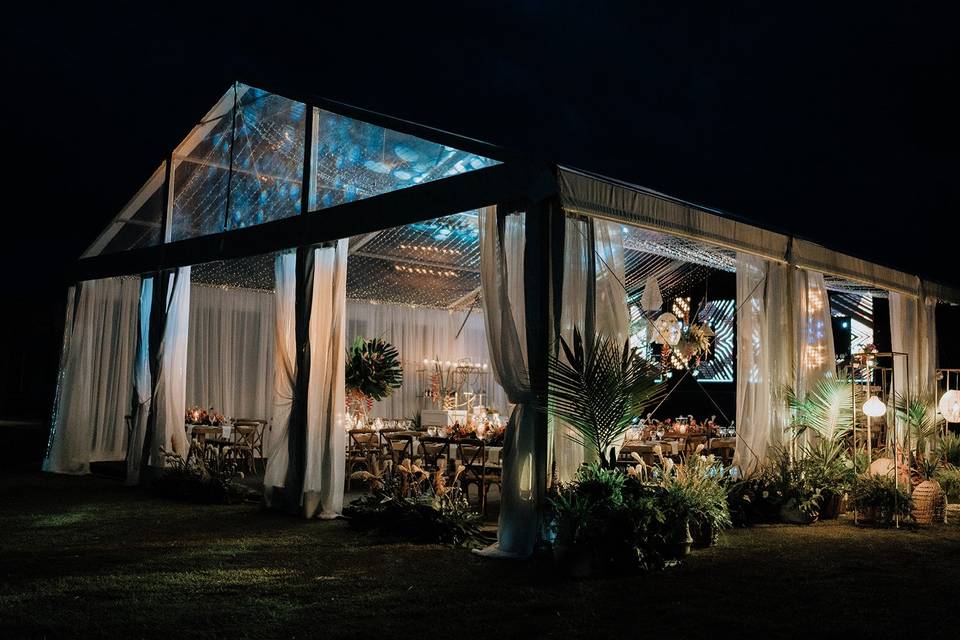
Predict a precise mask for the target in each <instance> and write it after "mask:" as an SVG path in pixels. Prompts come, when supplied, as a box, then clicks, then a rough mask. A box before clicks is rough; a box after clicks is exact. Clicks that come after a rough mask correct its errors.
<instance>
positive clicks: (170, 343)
mask: <svg viewBox="0 0 960 640" xmlns="http://www.w3.org/2000/svg"><path fill="white" fill-rule="evenodd" d="M168 277H169V278H170V284H169V288H168V290H167V321H166V326H165V327H164V332H163V342H162V344H161V346H160V352H161V356H160V374H159V375H160V380H159V383H158V384H157V389H156V394H155V396H154V399H153V402H154V403H155V404H156V412H157V422H156V431H155V432H154V434H153V436H154V437H153V447H152V449H151V460H152V461H153V464H154V465H155V466H159V464H160V463H161V462H162V460H160V458H159V455H160V454H159V451H160V448H161V447H162V448H163V449H164V450H165V451H167V452H168V453H177V454H179V455H180V457H183V458H185V457H186V456H187V453H188V452H189V450H190V441H189V440H188V438H187V433H186V431H184V428H183V421H184V415H185V414H186V412H187V342H188V339H189V332H190V267H180V268H179V269H178V270H177V273H176V274H170V275H169V276H168Z"/></svg>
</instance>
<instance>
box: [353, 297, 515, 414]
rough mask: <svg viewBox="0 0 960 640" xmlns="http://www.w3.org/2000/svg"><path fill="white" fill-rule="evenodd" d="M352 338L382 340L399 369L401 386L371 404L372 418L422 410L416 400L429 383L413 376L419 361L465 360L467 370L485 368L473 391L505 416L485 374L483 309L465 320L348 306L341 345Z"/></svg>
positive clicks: (455, 315)
mask: <svg viewBox="0 0 960 640" xmlns="http://www.w3.org/2000/svg"><path fill="white" fill-rule="evenodd" d="M464 320H466V324H464ZM461 326H462V327H463V329H462V331H461ZM458 331H459V332H460V335H459V336H458V335H457V332H458ZM357 337H363V338H375V337H382V338H383V339H384V340H386V341H387V342H389V343H390V344H392V345H393V346H395V347H396V348H397V350H398V351H399V352H400V361H401V363H402V364H403V386H402V387H401V388H399V389H396V390H394V392H393V394H392V395H391V396H390V397H389V398H386V399H384V400H381V401H380V402H375V403H374V405H373V411H372V413H371V415H372V416H373V417H378V416H379V417H385V418H408V417H412V416H413V415H414V414H415V413H416V412H417V411H418V410H420V409H422V408H423V407H424V405H423V402H422V398H420V397H418V396H421V395H422V394H423V391H424V389H423V388H422V385H423V384H428V383H429V377H428V375H423V376H421V375H419V374H418V373H417V371H418V369H423V368H424V364H423V361H424V360H425V359H427V360H431V361H432V360H433V359H435V358H436V359H439V360H441V361H444V362H446V361H450V362H457V361H459V360H461V359H463V358H469V359H470V361H471V362H472V363H473V364H476V365H483V364H487V365H488V368H487V372H486V373H485V374H482V375H481V377H480V379H479V382H478V383H477V384H478V385H479V388H478V389H476V390H478V391H483V393H484V404H485V405H486V406H488V407H492V408H494V409H497V410H498V411H500V412H502V413H504V414H506V412H507V408H508V407H507V397H506V394H505V393H504V392H503V389H502V388H501V387H500V385H498V384H497V383H496V380H494V378H493V374H492V372H491V370H490V368H489V363H490V351H489V347H488V346H487V335H486V328H485V327H484V322H483V309H481V308H476V309H474V310H473V312H472V313H470V314H469V317H468V314H467V312H466V311H447V310H445V309H431V308H426V307H411V306H407V305H397V304H374V303H370V302H360V301H355V300H351V301H348V302H347V344H348V345H349V344H350V343H351V342H352V341H353V340H354V339H355V338H357ZM431 366H432V365H431Z"/></svg>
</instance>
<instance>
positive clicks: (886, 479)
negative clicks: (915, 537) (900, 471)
mask: <svg viewBox="0 0 960 640" xmlns="http://www.w3.org/2000/svg"><path fill="white" fill-rule="evenodd" d="M850 501H851V504H852V505H853V506H854V508H855V509H856V510H857V511H858V512H860V513H862V514H864V516H865V517H866V519H868V520H870V521H872V522H873V523H874V524H875V525H877V526H889V525H890V524H891V523H893V521H894V519H895V518H896V517H897V516H899V517H901V518H905V517H907V516H908V515H910V508H911V500H910V494H908V493H907V492H906V490H905V489H904V488H902V487H899V486H897V484H896V483H895V481H894V478H893V477H890V476H881V475H866V476H858V477H857V479H856V480H855V481H854V483H853V487H852V489H851V490H850Z"/></svg>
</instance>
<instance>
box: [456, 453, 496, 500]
mask: <svg viewBox="0 0 960 640" xmlns="http://www.w3.org/2000/svg"><path fill="white" fill-rule="evenodd" d="M457 458H458V459H459V461H460V464H462V465H463V466H464V467H465V469H464V472H463V473H462V474H460V485H461V486H462V487H463V493H464V495H465V496H467V499H468V500H469V499H470V485H472V484H475V485H477V493H478V497H479V499H480V512H481V513H483V514H486V513H487V492H488V491H490V487H491V486H492V485H497V488H502V485H501V482H500V469H501V467H500V465H491V464H490V463H489V462H488V460H487V450H486V443H485V442H484V441H483V440H480V439H479V438H465V439H463V440H458V441H457Z"/></svg>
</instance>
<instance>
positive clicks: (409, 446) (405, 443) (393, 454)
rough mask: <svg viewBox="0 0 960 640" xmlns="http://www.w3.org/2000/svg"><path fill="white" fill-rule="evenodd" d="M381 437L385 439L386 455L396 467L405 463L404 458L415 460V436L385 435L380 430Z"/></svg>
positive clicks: (404, 434) (405, 434) (388, 433)
mask: <svg viewBox="0 0 960 640" xmlns="http://www.w3.org/2000/svg"><path fill="white" fill-rule="evenodd" d="M380 437H381V438H383V443H384V448H385V450H386V455H387V456H389V458H390V459H391V460H392V461H393V464H394V466H397V465H399V464H400V463H401V462H403V460H404V458H410V459H411V460H412V459H413V436H412V435H411V434H409V433H391V432H387V433H384V432H383V430H382V429H381V430H380Z"/></svg>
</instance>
